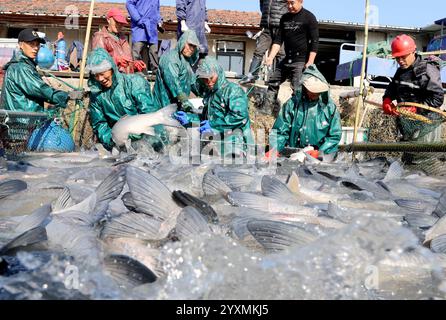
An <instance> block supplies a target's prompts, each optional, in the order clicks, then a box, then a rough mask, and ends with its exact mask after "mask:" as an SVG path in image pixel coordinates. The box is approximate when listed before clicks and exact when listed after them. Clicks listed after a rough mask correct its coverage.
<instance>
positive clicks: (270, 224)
mask: <svg viewBox="0 0 446 320" xmlns="http://www.w3.org/2000/svg"><path fill="white" fill-rule="evenodd" d="M247 226H248V230H249V232H250V233H251V234H252V236H253V237H254V238H255V239H256V240H257V241H258V242H259V243H260V244H261V245H262V246H263V247H264V248H265V249H266V250H267V251H282V250H285V249H287V248H289V247H292V246H295V245H306V244H308V243H311V242H313V241H314V240H316V236H314V235H312V234H310V233H308V232H306V231H304V230H302V229H300V228H298V227H297V226H295V225H292V224H288V223H284V222H279V221H270V220H252V221H249V222H248V225H247Z"/></svg>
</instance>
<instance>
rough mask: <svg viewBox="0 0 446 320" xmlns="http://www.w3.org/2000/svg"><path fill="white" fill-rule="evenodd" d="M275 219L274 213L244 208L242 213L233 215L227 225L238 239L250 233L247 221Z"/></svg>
mask: <svg viewBox="0 0 446 320" xmlns="http://www.w3.org/2000/svg"><path fill="white" fill-rule="evenodd" d="M257 219H260V220H262V219H263V220H265V219H267V220H275V218H274V215H272V214H268V213H265V212H262V211H258V210H253V209H246V210H243V213H242V214H240V215H237V216H235V217H234V218H233V219H232V220H231V222H230V223H229V227H230V229H231V230H232V232H233V234H235V235H236V236H237V237H238V238H239V239H244V238H245V237H246V236H248V235H250V232H249V230H248V226H247V225H248V222H249V221H251V220H257Z"/></svg>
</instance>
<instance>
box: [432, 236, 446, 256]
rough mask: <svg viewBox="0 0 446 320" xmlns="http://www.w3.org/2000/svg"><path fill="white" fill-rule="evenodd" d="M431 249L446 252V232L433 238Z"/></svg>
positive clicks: (436, 251)
mask: <svg viewBox="0 0 446 320" xmlns="http://www.w3.org/2000/svg"><path fill="white" fill-rule="evenodd" d="M431 249H432V251H433V252H435V253H446V234H443V235H441V236H439V237H437V238H435V239H432V241H431Z"/></svg>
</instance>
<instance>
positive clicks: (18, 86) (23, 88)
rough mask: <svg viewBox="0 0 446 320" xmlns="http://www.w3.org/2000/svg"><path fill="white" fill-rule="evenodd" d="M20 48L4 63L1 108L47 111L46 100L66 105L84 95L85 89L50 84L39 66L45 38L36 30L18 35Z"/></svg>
mask: <svg viewBox="0 0 446 320" xmlns="http://www.w3.org/2000/svg"><path fill="white" fill-rule="evenodd" d="M18 41H19V47H20V50H17V51H16V53H15V54H14V56H13V57H12V59H11V60H10V61H9V62H8V63H7V64H6V65H5V66H4V70H5V71H6V74H5V79H4V82H3V87H2V94H1V100H0V109H6V110H12V111H26V112H44V111H45V110H44V103H45V102H48V103H50V104H52V105H54V106H55V107H60V108H65V107H66V106H67V102H68V100H69V99H81V98H82V97H83V92H82V91H70V92H65V91H61V90H56V89H54V88H52V87H50V86H49V85H48V84H46V83H45V82H44V81H43V80H42V77H41V76H40V75H39V73H38V72H37V69H36V61H35V58H36V57H37V53H38V52H39V50H40V44H42V43H45V40H44V39H42V38H40V37H39V35H38V34H37V32H36V31H33V30H32V29H24V30H22V31H21V32H20V33H19V36H18Z"/></svg>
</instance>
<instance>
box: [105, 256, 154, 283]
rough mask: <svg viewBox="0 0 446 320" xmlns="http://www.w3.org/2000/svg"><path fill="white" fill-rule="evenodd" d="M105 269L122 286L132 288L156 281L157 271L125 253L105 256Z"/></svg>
mask: <svg viewBox="0 0 446 320" xmlns="http://www.w3.org/2000/svg"><path fill="white" fill-rule="evenodd" d="M104 269H105V271H106V272H107V273H108V274H109V275H110V277H111V278H113V280H115V281H116V282H117V283H118V284H119V285H120V286H124V287H125V288H127V289H131V288H134V287H137V286H140V285H143V284H145V283H152V282H155V281H156V279H157V277H156V275H155V273H154V272H153V271H152V270H150V269H149V268H147V267H146V266H145V265H143V264H142V263H141V262H139V261H137V260H135V259H132V258H130V257H128V256H125V255H119V254H111V255H108V256H106V257H105V258H104Z"/></svg>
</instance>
